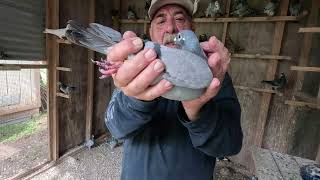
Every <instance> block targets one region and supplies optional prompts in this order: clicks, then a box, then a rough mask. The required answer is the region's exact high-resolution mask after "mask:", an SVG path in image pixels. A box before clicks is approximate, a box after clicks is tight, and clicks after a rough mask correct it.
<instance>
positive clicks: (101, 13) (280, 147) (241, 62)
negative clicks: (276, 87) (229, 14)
mask: <svg viewBox="0 0 320 180" xmlns="http://www.w3.org/2000/svg"><path fill="white" fill-rule="evenodd" d="M221 2H222V0H221ZM223 2H224V3H222V4H226V3H225V2H227V0H223ZM307 2H308V3H309V4H308V6H307V7H311V4H310V2H311V0H309V1H307ZM88 3H89V2H88V1H85V0H81V1H76V0H66V1H63V4H60V27H65V23H66V22H67V20H69V19H75V20H77V21H79V22H80V23H82V24H87V23H88V18H89V11H88V7H89V4H88ZM286 3H287V1H286ZM95 4H96V9H95V11H96V21H97V22H98V23H101V24H104V25H107V26H111V25H112V24H113V25H115V24H117V23H116V22H112V20H111V10H112V9H113V8H115V7H120V12H121V13H120V18H122V19H126V18H127V17H126V16H127V10H128V5H134V7H135V9H136V12H137V14H138V17H139V18H144V1H143V0H139V1H129V0H121V1H116V0H115V1H108V2H107V1H104V0H96V1H95ZM207 4H208V1H206V0H203V1H201V3H200V7H199V8H200V9H199V11H198V14H197V15H196V16H198V17H199V16H200V15H201V14H203V12H204V10H205V8H206V7H207ZM70 7H72V8H70ZM223 9H227V7H225V6H224V7H223ZM283 15H286V13H283ZM305 23H306V20H302V21H300V22H290V23H286V25H284V23H282V24H281V25H279V28H280V26H281V28H280V30H279V31H284V36H283V37H281V38H279V39H283V42H282V43H280V44H277V45H276V41H277V39H278V38H274V34H275V33H276V32H277V31H275V29H276V28H275V27H276V22H230V23H224V22H220V23H200V22H198V23H196V33H197V34H202V33H206V34H207V35H210V36H211V35H215V36H216V37H218V38H219V39H221V40H223V37H225V36H227V35H228V36H230V37H231V38H232V40H233V41H234V42H235V43H236V44H238V45H240V46H241V47H244V48H245V50H244V51H243V52H241V53H243V54H263V55H272V54H273V55H280V56H289V58H287V57H285V58H283V59H286V60H285V61H282V60H281V59H282V58H280V60H279V57H276V59H272V58H271V59H270V58H267V59H262V58H261V59H258V58H257V59H252V58H248V56H243V57H244V58H243V57H242V58H241V57H240V56H237V57H234V58H232V61H231V65H230V69H229V73H230V75H231V76H232V79H233V82H234V85H235V86H238V87H240V88H238V89H237V90H236V91H237V94H238V97H239V100H240V104H241V107H242V117H241V123H242V128H243V131H244V136H245V138H244V143H243V149H242V151H241V152H240V154H239V155H237V156H235V157H234V158H233V159H234V160H235V161H237V162H240V163H241V164H243V165H246V166H249V165H250V160H249V159H250V157H251V153H250V148H251V147H252V145H254V144H255V142H258V141H257V138H256V137H257V136H256V134H257V133H260V134H261V135H260V137H259V138H258V139H259V143H258V146H260V145H261V146H262V147H265V148H269V149H271V150H275V151H279V152H285V153H292V154H294V155H295V154H299V153H300V154H301V156H302V157H307V158H311V159H312V158H315V157H316V152H317V151H318V146H317V147H316V144H317V142H316V139H319V138H320V137H319V132H320V130H319V129H320V126H316V125H315V124H313V127H312V124H310V123H309V124H308V126H304V127H303V126H299V125H292V124H291V122H292V118H296V119H297V118H300V119H301V118H305V119H308V122H309V121H311V120H312V119H314V117H317V113H319V111H315V113H314V112H313V113H311V114H309V115H307V114H308V112H309V110H308V109H303V110H302V112H305V113H301V112H299V113H292V114H288V105H286V104H284V101H285V100H288V99H291V97H292V94H293V90H292V89H293V84H294V82H295V79H296V74H295V72H293V71H290V66H292V65H297V64H298V57H299V55H300V49H301V43H300V42H301V41H302V38H303V36H302V35H301V33H300V34H298V29H299V27H303V26H305ZM116 26H117V28H118V27H120V31H121V32H124V31H126V30H132V31H135V32H137V33H138V34H140V33H143V32H146V29H147V26H146V25H145V24H143V23H121V24H119V25H116ZM282 28H283V29H282ZM224 30H227V31H224ZM280 33H282V32H280ZM277 35H279V34H276V36H277ZM317 45H318V44H314V45H313V47H314V46H315V47H319V46H317ZM273 47H274V49H273ZM275 47H277V48H275ZM312 56H315V54H313V55H312ZM100 57H101V55H99V54H96V58H100ZM102 57H103V56H102ZM318 57H319V56H318ZM87 58H88V51H87V50H86V49H84V48H81V47H78V46H73V45H64V44H62V45H60V66H61V67H70V68H71V69H72V72H60V77H59V79H60V80H61V81H63V82H65V83H67V84H70V85H71V86H75V87H76V88H77V89H76V91H75V92H74V93H73V94H72V95H71V97H70V98H69V99H64V98H58V99H57V104H58V106H57V107H58V112H59V118H58V119H59V120H60V121H59V128H60V131H59V139H60V143H59V145H60V148H59V152H60V153H61V152H64V151H65V150H67V149H69V148H71V147H74V146H75V145H77V144H80V143H82V142H83V141H84V139H85V129H86V125H85V118H84V117H86V103H87V98H86V96H85V95H86V94H87V90H86V88H87V83H88V82H87V81H88V77H87V70H88V62H89V61H88V59H87ZM288 59H289V60H288ZM278 60H279V62H278ZM276 61H277V65H276V66H274V67H273V68H271V66H270V65H272V64H273V65H274V64H275V62H276ZM268 68H271V69H272V71H271V70H269V71H268ZM268 72H271V73H269V74H272V75H274V74H275V75H278V74H280V72H285V73H286V74H287V76H288V85H287V87H286V89H285V90H284V91H283V92H281V93H276V94H274V95H273V96H270V95H268V99H269V97H270V100H269V101H270V106H269V107H270V108H269V107H268V106H266V107H265V108H267V109H263V110H264V111H265V113H264V117H265V118H266V119H265V120H264V125H263V124H262V126H261V123H260V122H259V121H258V119H259V116H260V115H259V114H260V109H261V108H260V107H262V106H261V104H262V103H265V102H264V101H263V94H262V92H263V93H266V92H268V93H275V92H274V91H272V90H270V87H268V86H265V85H264V84H261V80H263V79H266V78H272V77H273V76H267V74H268ZM98 76H99V72H98V71H97V68H96V67H95V70H94V77H93V79H94V83H93V101H92V102H93V108H92V118H93V122H92V123H93V124H92V133H93V134H95V135H99V134H103V133H105V132H106V131H105V127H104V113H105V109H106V106H107V104H108V101H109V99H110V96H111V89H112V82H111V81H110V79H104V80H100V79H98ZM317 88H318V86H317ZM317 90H318V89H317ZM317 92H318V91H317ZM261 117H262V116H261ZM318 117H319V116H318ZM262 119H263V118H262ZM261 122H262V121H261ZM294 122H295V121H294ZM299 122H301V123H302V121H299ZM258 126H259V127H260V128H258ZM302 127H303V128H306V129H304V130H303V131H307V132H308V133H309V134H308V136H307V137H304V136H303V135H302V137H301V138H300V139H298V140H296V139H297V138H296V136H299V135H300V136H301V134H299V133H301V132H303V131H301V130H300V131H299V130H297V129H299V128H302ZM288 128H289V129H288ZM301 141H305V143H302V144H306V143H308V144H310V145H309V146H307V147H308V149H307V148H305V149H303V150H301V148H298V149H292V147H293V146H297V143H301ZM288 144H290V145H288ZM301 152H303V153H301Z"/></svg>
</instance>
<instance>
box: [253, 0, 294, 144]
mask: <svg viewBox="0 0 320 180" xmlns="http://www.w3.org/2000/svg"><path fill="white" fill-rule="evenodd" d="M288 6H289V0H283V1H281V6H280V9H281V12H280V15H282V16H285V15H286V14H287V11H288ZM284 28H285V22H276V24H275V31H274V38H273V45H272V55H279V54H280V50H281V44H282V38H283V33H284ZM277 67H278V61H270V62H269V65H268V70H267V76H266V79H274V77H275V75H276V72H277ZM271 97H272V94H270V93H263V95H262V100H261V106H260V113H259V117H258V122H257V128H256V136H255V143H254V144H255V145H256V146H257V147H261V146H262V141H263V135H264V130H265V126H266V121H267V118H268V112H269V106H270V101H271Z"/></svg>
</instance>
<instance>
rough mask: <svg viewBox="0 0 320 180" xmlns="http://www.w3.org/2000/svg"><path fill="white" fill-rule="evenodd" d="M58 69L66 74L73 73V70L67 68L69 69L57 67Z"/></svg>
mask: <svg viewBox="0 0 320 180" xmlns="http://www.w3.org/2000/svg"><path fill="white" fill-rule="evenodd" d="M56 69H57V70H58V71H65V72H71V71H72V69H71V68H67V67H57V68H56Z"/></svg>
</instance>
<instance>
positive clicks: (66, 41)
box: [57, 39, 72, 44]
mask: <svg viewBox="0 0 320 180" xmlns="http://www.w3.org/2000/svg"><path fill="white" fill-rule="evenodd" d="M57 43H59V44H72V42H70V41H68V40H64V39H57Z"/></svg>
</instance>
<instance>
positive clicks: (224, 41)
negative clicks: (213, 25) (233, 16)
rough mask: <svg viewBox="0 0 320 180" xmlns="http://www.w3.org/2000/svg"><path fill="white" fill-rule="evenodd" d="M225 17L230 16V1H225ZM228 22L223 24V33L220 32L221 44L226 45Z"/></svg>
mask: <svg viewBox="0 0 320 180" xmlns="http://www.w3.org/2000/svg"><path fill="white" fill-rule="evenodd" d="M225 4H226V11H225V13H226V17H229V14H230V5H231V0H226V3H225ZM228 24H229V23H228V22H225V23H223V32H222V39H221V42H222V43H223V44H225V43H226V37H227V33H228Z"/></svg>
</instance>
